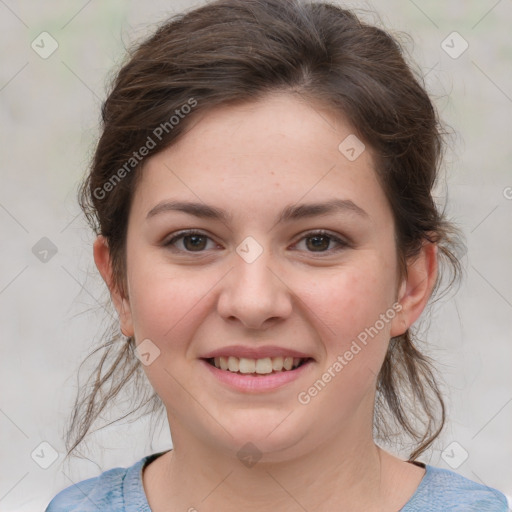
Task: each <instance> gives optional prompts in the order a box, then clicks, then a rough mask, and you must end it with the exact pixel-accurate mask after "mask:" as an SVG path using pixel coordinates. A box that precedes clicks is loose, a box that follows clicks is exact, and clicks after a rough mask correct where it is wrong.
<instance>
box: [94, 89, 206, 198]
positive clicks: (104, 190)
mask: <svg viewBox="0 0 512 512" xmlns="http://www.w3.org/2000/svg"><path fill="white" fill-rule="evenodd" d="M196 106H197V100H196V99H195V98H189V100H188V101H187V103H185V104H183V105H182V106H181V107H180V108H177V109H176V110H175V111H174V114H173V115H172V116H171V117H170V118H169V119H168V120H167V121H165V122H163V123H160V124H159V125H158V126H157V127H156V128H155V129H154V130H153V132H152V135H148V136H147V138H146V142H144V144H143V145H142V146H141V147H140V148H139V150H138V151H134V152H133V153H132V156H131V157H130V158H129V159H128V160H127V161H126V162H125V163H124V164H123V165H122V166H121V167H120V168H119V169H118V170H117V171H116V172H115V173H114V174H113V175H112V176H111V177H110V178H109V179H108V180H107V181H106V182H105V183H104V184H103V185H102V186H101V187H96V188H95V189H94V190H93V195H94V197H95V198H96V199H100V200H101V199H105V197H106V196H107V194H108V193H109V192H111V191H112V190H114V188H115V186H116V185H117V184H118V183H119V182H120V181H121V180H122V179H123V178H125V177H126V175H127V174H129V173H130V172H131V171H133V169H135V167H137V165H139V164H140V163H141V162H142V160H143V159H144V157H146V156H147V155H148V154H149V152H150V151H151V150H152V149H154V148H155V147H156V146H157V144H158V143H159V142H161V141H162V138H163V137H164V134H168V133H169V132H171V131H172V130H174V128H175V127H176V126H177V125H178V124H180V122H181V120H182V119H185V117H186V116H187V115H188V114H190V112H192V109H193V108H194V107H196ZM155 139H156V140H155Z"/></svg>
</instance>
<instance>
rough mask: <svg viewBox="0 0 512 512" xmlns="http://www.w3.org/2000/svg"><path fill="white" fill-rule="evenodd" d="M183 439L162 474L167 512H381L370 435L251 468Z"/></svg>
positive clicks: (377, 460) (378, 463) (377, 456)
mask: <svg viewBox="0 0 512 512" xmlns="http://www.w3.org/2000/svg"><path fill="white" fill-rule="evenodd" d="M174 432H176V430H175V429H174V428H173V433H174ZM180 433H183V432H180ZM188 435H189V434H185V437H187V436H188ZM181 437H182V436H179V435H178V436H177V438H176V436H175V435H173V441H174V449H173V451H172V452H170V453H168V454H167V455H168V456H169V457H167V460H166V464H165V469H164V470H163V471H162V476H161V478H162V479H163V481H161V487H160V488H163V489H166V497H165V499H162V501H161V502H162V503H164V502H165V503H166V504H167V507H169V505H170V504H172V505H173V506H174V507H176V508H175V509H176V510H194V509H197V510H201V512H203V511H204V512H207V511H210V510H211V511H213V510H223V511H225V512H230V511H231V510H233V511H235V510H236V511H239V510H245V511H247V512H253V511H254V512H255V511H258V512H263V511H275V510H276V509H277V510H280V511H283V512H288V511H290V512H291V511H297V510H300V509H301V508H302V509H304V510H335V509H339V508H340V505H342V506H343V509H345V510H368V511H370V510H381V508H379V506H380V507H381V506H382V494H383V492H382V488H383V487H385V486H384V483H383V481H382V472H383V468H382V465H383V458H382V456H381V455H382V453H383V452H382V450H381V449H380V448H379V447H377V446H376V445H375V443H374V442H373V439H372V437H371V432H369V433H367V435H365V436H364V437H363V436H361V433H360V432H351V433H349V432H345V433H344V435H342V436H341V435H338V436H337V437H336V438H335V439H328V440H326V441H325V442H324V443H323V444H322V445H320V446H316V447H315V449H314V450H311V451H308V452H307V453H303V454H301V455H299V456H297V457H296V458H293V459H291V460H286V461H285V462H277V463H275V462H273V463H264V462H258V463H256V464H255V465H254V466H252V467H247V466H245V465H244V464H242V462H241V461H240V460H238V459H237V458H235V457H226V456H225V455H224V456H222V454H221V453H219V451H217V450H216V449H215V448H214V447H209V446H205V445H204V444H201V443H198V442H197V440H190V439H183V438H181ZM182 446H185V447H187V448H186V449H182ZM386 460H387V459H386ZM162 498H163V496H162ZM150 505H151V506H152V508H153V505H152V504H151V503H150ZM155 505H156V504H155ZM154 509H155V510H160V509H159V508H157V506H155V508H154ZM170 509H173V510H174V508H168V510H170ZM162 510H165V509H164V508H163V507H162Z"/></svg>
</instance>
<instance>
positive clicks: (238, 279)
mask: <svg viewBox="0 0 512 512" xmlns="http://www.w3.org/2000/svg"><path fill="white" fill-rule="evenodd" d="M233 261H234V268H233V269H232V270H231V272H229V273H228V274H227V276H226V278H225V279H223V280H222V283H223V289H222V291H221V293H220V296H219V299H218V305H217V310H218V312H219V314H220V315H221V316H222V317H223V318H224V319H225V320H226V321H229V322H232V323H233V322H236V321H238V322H240V323H241V324H242V325H243V326H244V327H246V328H248V329H257V330H261V329H266V328H268V327H270V326H271V325H273V324H274V323H277V322H279V321H280V320H281V321H282V320H284V319H285V318H288V317H289V316H290V314H291V311H292V292H291V290H290V288H289V287H288V286H287V285H286V282H285V280H284V279H283V277H284V276H281V275H280V273H279V271H278V270H274V269H273V268H271V267H272V265H271V263H272V262H271V258H270V257H269V254H268V251H266V250H264V251H263V252H262V254H260V256H259V257H258V258H257V259H256V260H254V261H252V262H248V261H246V260H244V259H243V258H242V257H240V256H239V255H238V254H234V257H233ZM273 267H276V266H275V265H274V266H273Z"/></svg>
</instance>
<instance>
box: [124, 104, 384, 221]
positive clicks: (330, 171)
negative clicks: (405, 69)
mask: <svg viewBox="0 0 512 512" xmlns="http://www.w3.org/2000/svg"><path fill="white" fill-rule="evenodd" d="M347 149H348V150H349V152H348V153H347ZM354 156H355V157H356V158H354ZM177 197H179V198H187V199H188V200H191V201H192V200H193V201H196V202H197V201H205V202H207V203H208V204H218V205H222V207H223V208H227V209H229V210H232V211H234V212H236V213H239V211H242V210H243V211H246V212H252V213H253V214H255V213H256V212H258V213H262V211H263V210H265V211H266V210H268V209H270V208H272V207H274V206H275V207H276V208H277V206H278V205H279V206H282V205H283V204H284V203H286V204H289V203H294V202H299V201H300V202H318V201H322V200H323V201H325V200H328V199H332V198H342V199H350V200H352V201H354V202H356V203H357V204H358V205H359V206H361V207H362V208H364V209H365V210H367V211H368V210H376V209H377V210H378V209H379V207H380V208H384V209H386V207H387V205H386V201H385V198H384V195H383V191H382V190H381V187H380V185H379V183H378V180H377V177H376V174H375V171H374V165H373V158H372V155H371V150H370V148H368V147H365V146H364V145H363V143H362V142H361V141H360V140H359V138H357V136H356V135H355V133H354V129H353V128H352V126H351V125H350V124H349V123H348V122H347V121H346V120H345V119H344V118H343V117H342V116H341V115H336V116H335V115H333V114H332V112H330V111H329V110H328V109H326V108H322V107H321V106H320V105H316V104H311V103H308V102H305V101H303V100H302V99H301V98H300V97H299V96H297V95H293V94H275V95H271V96H268V97H265V98H263V99H261V100H258V101H256V102H252V103H246V104H239V105H230V106H221V107H217V108H215V109H211V110H206V111H204V112H202V113H200V114H199V115H198V116H197V117H195V118H194V120H193V122H192V123H191V124H190V126H188V127H187V131H186V133H185V134H184V135H183V136H182V137H181V138H180V139H179V140H178V141H177V142H176V143H175V144H173V145H172V146H170V147H168V148H167V149H165V150H163V151H161V152H160V153H157V154H156V155H154V156H153V157H151V158H149V159H148V160H147V162H145V165H144V167H143V170H142V176H141V180H140V182H139V184H138V186H137V191H136V194H135V197H134V205H133V208H134V213H135V214H137V213H138V214H140V215H143V214H147V212H148V210H149V209H150V208H151V207H154V205H155V204H156V203H158V202H159V201H162V200H165V199H169V198H177ZM364 205H366V207H365V206H364ZM369 213H370V212H369ZM380 213H381V214H382V213H383V212H380ZM384 213H385V212H384ZM388 213H389V212H388Z"/></svg>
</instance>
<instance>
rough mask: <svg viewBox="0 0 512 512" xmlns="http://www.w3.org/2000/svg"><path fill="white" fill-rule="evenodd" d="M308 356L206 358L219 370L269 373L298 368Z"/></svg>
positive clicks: (257, 373)
mask: <svg viewBox="0 0 512 512" xmlns="http://www.w3.org/2000/svg"><path fill="white" fill-rule="evenodd" d="M307 360H308V358H300V357H291V356H288V357H282V356H279V357H264V358H261V359H250V358H246V357H240V358H239V357H234V356H229V357H212V358H209V359H207V361H208V363H209V364H211V365H213V366H215V368H218V369H219V370H224V371H229V372H232V373H239V374H256V375H268V374H270V373H278V372H283V371H284V372H286V371H290V370H294V369H295V368H298V367H299V366H301V365H302V364H304V363H305V362H306V361H307Z"/></svg>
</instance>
